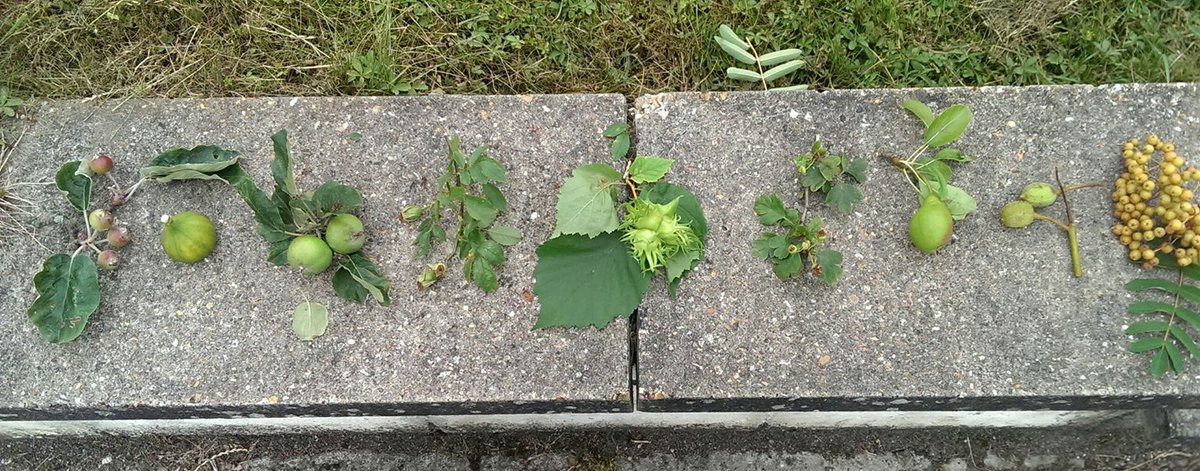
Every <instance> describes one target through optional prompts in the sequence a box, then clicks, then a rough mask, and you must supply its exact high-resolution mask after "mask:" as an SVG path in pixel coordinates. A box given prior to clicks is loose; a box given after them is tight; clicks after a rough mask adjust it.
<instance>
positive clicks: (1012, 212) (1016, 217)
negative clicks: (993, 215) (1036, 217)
mask: <svg viewBox="0 0 1200 471" xmlns="http://www.w3.org/2000/svg"><path fill="white" fill-rule="evenodd" d="M1000 223H1001V224H1004V227H1011V228H1013V229H1020V228H1022V227H1025V226H1028V225H1030V224H1032V223H1033V204H1031V203H1030V202H1028V201H1025V200H1017V201H1013V202H1012V203H1008V204H1006V205H1004V207H1003V208H1000Z"/></svg>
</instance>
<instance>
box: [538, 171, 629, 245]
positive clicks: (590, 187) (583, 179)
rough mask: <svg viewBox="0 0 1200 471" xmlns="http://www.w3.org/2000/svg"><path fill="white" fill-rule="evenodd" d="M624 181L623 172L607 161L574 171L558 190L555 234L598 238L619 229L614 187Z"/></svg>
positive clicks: (555, 207) (555, 208)
mask: <svg viewBox="0 0 1200 471" xmlns="http://www.w3.org/2000/svg"><path fill="white" fill-rule="evenodd" d="M620 184H621V173H620V172H617V171H616V170H613V168H612V167H609V166H608V165H604V164H587V165H583V166H581V167H579V168H576V169H575V171H573V172H571V177H570V178H568V179H567V180H566V181H564V182H563V185H562V188H560V189H559V190H558V203H557V204H556V205H555V206H554V210H555V215H554V218H555V222H554V234H553V235H552V237H553V236H558V235H560V234H584V235H587V236H588V237H596V236H597V235H600V234H602V233H605V232H610V231H613V230H616V229H617V227H619V226H620V223H619V222H618V221H617V208H616V204H615V202H614V200H613V187H614V186H616V185H620Z"/></svg>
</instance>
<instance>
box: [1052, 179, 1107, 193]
mask: <svg viewBox="0 0 1200 471" xmlns="http://www.w3.org/2000/svg"><path fill="white" fill-rule="evenodd" d="M1102 186H1104V183H1103V182H1088V183H1078V184H1075V185H1067V186H1065V187H1059V189H1058V190H1056V191H1055V192H1054V194H1056V195H1061V194H1064V193H1066V192H1068V191H1075V190H1082V189H1084V188H1098V187H1102Z"/></svg>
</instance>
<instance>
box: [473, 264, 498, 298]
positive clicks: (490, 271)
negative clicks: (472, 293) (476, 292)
mask: <svg viewBox="0 0 1200 471" xmlns="http://www.w3.org/2000/svg"><path fill="white" fill-rule="evenodd" d="M464 271H466V272H467V273H470V276H469V277H468V279H469V280H470V281H471V282H473V283H475V286H478V287H479V289H481V290H483V292H485V293H491V292H492V291H496V288H498V287H499V286H500V283H499V281H498V280H497V278H496V269H495V268H494V267H493V266H492V265H491V264H490V263H487V261H486V260H478V259H477V260H475V262H474V263H472V264H471V266H470V268H469V269H468V268H466V267H464Z"/></svg>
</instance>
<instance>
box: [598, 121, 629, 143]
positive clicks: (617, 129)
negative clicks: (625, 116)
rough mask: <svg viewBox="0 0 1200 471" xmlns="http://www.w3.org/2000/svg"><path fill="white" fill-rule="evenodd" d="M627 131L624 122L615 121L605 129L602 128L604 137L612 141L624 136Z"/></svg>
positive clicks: (627, 125) (626, 124)
mask: <svg viewBox="0 0 1200 471" xmlns="http://www.w3.org/2000/svg"><path fill="white" fill-rule="evenodd" d="M628 131H629V123H626V122H624V121H617V122H615V123H612V124H610V125H608V127H607V128H604V137H607V138H609V139H613V138H615V137H617V136H620V135H621V134H625V133H626V132H628Z"/></svg>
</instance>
